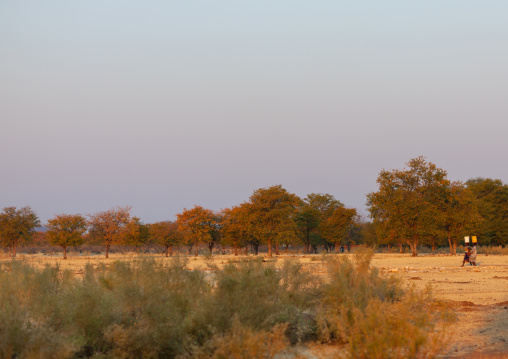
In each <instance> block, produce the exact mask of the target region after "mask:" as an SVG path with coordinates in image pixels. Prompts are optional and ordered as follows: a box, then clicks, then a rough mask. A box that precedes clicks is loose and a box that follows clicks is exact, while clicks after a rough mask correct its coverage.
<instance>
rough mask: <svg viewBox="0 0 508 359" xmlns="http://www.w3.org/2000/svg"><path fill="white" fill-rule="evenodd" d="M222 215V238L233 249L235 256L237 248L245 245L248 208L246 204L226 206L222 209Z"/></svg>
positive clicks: (247, 231) (247, 228)
mask: <svg viewBox="0 0 508 359" xmlns="http://www.w3.org/2000/svg"><path fill="white" fill-rule="evenodd" d="M222 215H223V228H222V232H223V240H224V243H225V244H227V245H230V246H231V247H233V249H234V254H235V256H237V255H238V252H239V248H242V247H244V246H246V245H247V241H248V238H249V226H250V221H249V209H248V206H247V205H246V204H242V205H239V206H234V207H232V208H226V209H224V210H222Z"/></svg>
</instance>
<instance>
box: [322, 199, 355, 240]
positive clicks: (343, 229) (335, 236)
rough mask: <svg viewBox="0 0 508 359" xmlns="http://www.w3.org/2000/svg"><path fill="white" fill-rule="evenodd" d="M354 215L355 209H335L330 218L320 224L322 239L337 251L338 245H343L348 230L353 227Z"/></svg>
mask: <svg viewBox="0 0 508 359" xmlns="http://www.w3.org/2000/svg"><path fill="white" fill-rule="evenodd" d="M356 215H357V213H356V209H354V208H345V207H339V208H337V209H336V210H334V211H333V213H332V214H331V216H330V217H328V218H327V219H326V220H325V221H323V223H321V228H322V233H323V237H325V238H326V239H327V240H328V241H329V242H331V243H333V244H335V248H336V249H337V247H338V244H341V243H343V242H344V240H345V239H346V237H347V235H348V229H350V227H351V226H352V225H354V223H355V218H356ZM348 250H349V246H348Z"/></svg>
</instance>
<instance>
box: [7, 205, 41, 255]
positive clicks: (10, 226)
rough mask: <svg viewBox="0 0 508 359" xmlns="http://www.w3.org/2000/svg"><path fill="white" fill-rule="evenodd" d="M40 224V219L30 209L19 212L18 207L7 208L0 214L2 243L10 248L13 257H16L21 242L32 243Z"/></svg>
mask: <svg viewBox="0 0 508 359" xmlns="http://www.w3.org/2000/svg"><path fill="white" fill-rule="evenodd" d="M39 224H40V222H39V218H37V215H36V214H35V212H34V211H33V210H32V209H31V208H30V207H23V208H20V209H18V210H17V209H16V207H5V208H4V210H3V212H2V213H0V243H1V244H2V245H3V246H6V247H9V248H10V250H11V255H12V256H13V257H15V256H16V248H17V247H18V245H19V243H20V241H26V242H28V241H30V240H31V238H32V234H33V233H34V229H35V227H37V226H38V225H39Z"/></svg>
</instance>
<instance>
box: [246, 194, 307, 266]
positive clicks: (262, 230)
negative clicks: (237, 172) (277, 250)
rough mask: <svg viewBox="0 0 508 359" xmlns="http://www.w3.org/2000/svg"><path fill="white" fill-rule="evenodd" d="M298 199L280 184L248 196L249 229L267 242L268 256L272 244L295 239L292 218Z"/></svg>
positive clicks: (262, 240)
mask: <svg viewBox="0 0 508 359" xmlns="http://www.w3.org/2000/svg"><path fill="white" fill-rule="evenodd" d="M300 201H301V200H300V198H298V196H296V195H295V194H293V193H289V192H288V191H287V190H285V189H284V188H282V186H281V185H276V186H272V187H269V188H260V189H258V190H256V191H254V193H253V194H252V196H251V197H250V206H249V208H250V216H251V224H252V227H251V230H252V233H253V235H254V236H255V237H257V238H258V239H259V240H260V241H261V242H263V243H266V244H268V256H269V257H271V256H272V244H274V243H275V244H276V245H277V244H278V243H283V242H285V241H287V240H296V239H297V234H296V230H297V228H296V223H295V220H294V219H295V217H296V213H297V207H298V205H299V204H300Z"/></svg>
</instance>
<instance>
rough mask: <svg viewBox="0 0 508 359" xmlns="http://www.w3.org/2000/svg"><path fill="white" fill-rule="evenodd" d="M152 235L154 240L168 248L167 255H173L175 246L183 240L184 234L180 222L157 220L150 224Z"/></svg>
mask: <svg viewBox="0 0 508 359" xmlns="http://www.w3.org/2000/svg"><path fill="white" fill-rule="evenodd" d="M150 235H151V237H152V238H153V240H154V241H155V242H156V243H158V244H160V245H161V246H164V248H166V251H165V253H166V257H167V256H168V255H170V256H172V255H173V247H174V246H175V245H178V244H179V243H181V242H182V240H183V234H182V232H181V231H180V230H179V229H178V224H177V223H176V222H171V221H163V222H156V223H153V224H151V225H150Z"/></svg>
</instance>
